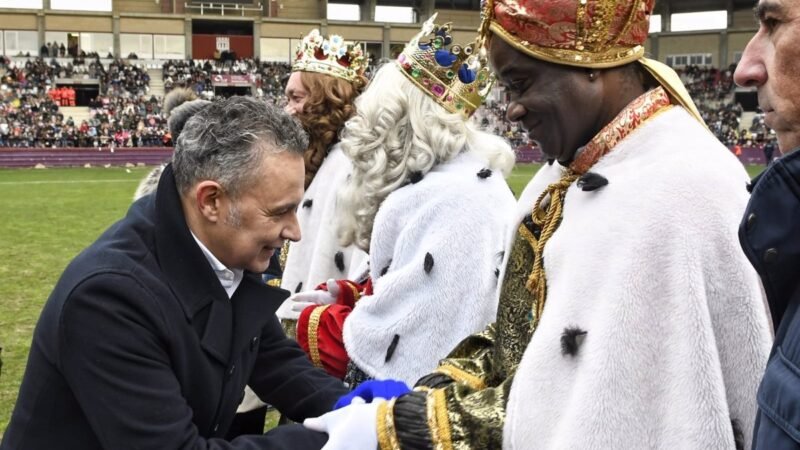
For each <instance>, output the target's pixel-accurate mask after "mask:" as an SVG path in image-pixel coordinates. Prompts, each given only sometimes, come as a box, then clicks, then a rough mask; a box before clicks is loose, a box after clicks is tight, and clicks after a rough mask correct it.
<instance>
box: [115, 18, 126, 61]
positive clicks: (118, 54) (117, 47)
mask: <svg viewBox="0 0 800 450" xmlns="http://www.w3.org/2000/svg"><path fill="white" fill-rule="evenodd" d="M111 33H112V35H113V36H114V38H113V39H114V44H113V45H114V57H115V58H123V57H125V56H127V55H122V48H121V44H120V41H119V16H118V15H116V14H114V16H113V17H112V18H111Z"/></svg>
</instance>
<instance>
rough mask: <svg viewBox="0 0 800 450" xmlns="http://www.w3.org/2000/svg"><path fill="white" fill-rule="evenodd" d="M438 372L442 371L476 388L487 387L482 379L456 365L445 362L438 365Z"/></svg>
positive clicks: (457, 380)
mask: <svg viewBox="0 0 800 450" xmlns="http://www.w3.org/2000/svg"><path fill="white" fill-rule="evenodd" d="M436 372H438V373H441V374H442V375H447V376H448V377H450V378H452V379H453V380H454V381H455V382H457V383H464V384H466V385H467V386H469V387H470V388H472V389H475V390H480V389H484V388H485V387H486V383H484V382H483V380H482V379H480V378H479V377H476V376H475V375H472V374H471V373H469V372H466V371H464V370H461V369H459V368H458V367H455V366H450V365H447V364H444V365H441V366H439V367H437V368H436Z"/></svg>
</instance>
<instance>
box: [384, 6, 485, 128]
mask: <svg viewBox="0 0 800 450" xmlns="http://www.w3.org/2000/svg"><path fill="white" fill-rule="evenodd" d="M435 19H436V14H434V15H433V16H431V18H430V19H428V20H427V21H426V22H425V24H424V25H423V27H422V31H421V32H420V33H419V34H417V35H416V36H414V38H413V39H411V41H410V42H409V43H408V44H406V47H405V49H404V50H403V52H402V53H401V54H400V55H399V56H398V57H397V64H398V65H399V66H400V69H401V72H403V73H404V74H405V75H406V76H407V77H408V79H409V80H411V81H412V82H413V83H414V84H415V85H417V86H418V87H419V88H420V89H422V90H423V91H424V92H425V93H426V94H428V95H429V96H430V97H432V98H433V99H434V100H436V101H437V102H438V103H439V104H440V105H442V106H443V107H444V108H445V109H447V110H448V111H450V112H452V113H456V114H461V115H462V116H464V117H469V116H471V115H472V114H473V113H474V112H475V110H477V109H478V108H479V107H480V106H481V104H483V101H484V99H485V98H486V96H487V95H488V94H489V91H490V90H491V88H492V85H493V84H494V76H493V75H492V72H491V71H490V70H489V64H488V60H487V58H486V50H485V49H484V48H483V45H482V42H481V41H479V40H478V39H477V38H476V40H475V41H473V42H470V43H469V44H467V45H463V46H462V45H458V44H453V38H452V36H451V35H450V32H451V30H452V28H451V24H450V23H447V24H444V25H436V24H435V23H434V20H435Z"/></svg>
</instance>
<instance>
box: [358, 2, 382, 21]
mask: <svg viewBox="0 0 800 450" xmlns="http://www.w3.org/2000/svg"><path fill="white" fill-rule="evenodd" d="M377 5H378V0H361V1H360V2H359V4H358V6H359V10H360V11H361V21H362V22H375V6H377Z"/></svg>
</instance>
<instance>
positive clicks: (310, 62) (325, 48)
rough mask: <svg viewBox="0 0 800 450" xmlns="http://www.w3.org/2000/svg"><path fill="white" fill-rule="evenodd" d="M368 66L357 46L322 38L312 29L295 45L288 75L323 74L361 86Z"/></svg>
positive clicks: (333, 37) (339, 38) (356, 44)
mask: <svg viewBox="0 0 800 450" xmlns="http://www.w3.org/2000/svg"><path fill="white" fill-rule="evenodd" d="M368 64H369V61H368V60H367V58H366V56H364V50H363V49H362V48H361V44H358V43H355V44H347V43H345V41H344V39H343V38H342V37H341V36H339V35H336V34H332V35H330V36H329V37H328V39H325V38H323V37H322V35H321V34H319V30H318V29H316V28H315V29H313V30H311V32H310V33H308V35H306V36H305V37H304V38H303V40H302V41H301V42H300V45H298V46H297V51H296V53H295V59H294V62H293V63H292V72H316V73H323V74H325V75H331V76H334V77H337V78H341V79H343V80H345V81H349V82H351V83H354V84H358V85H361V84H363V83H364V81H365V80H366V79H365V78H364V71H365V70H366V69H367V65H368Z"/></svg>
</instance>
